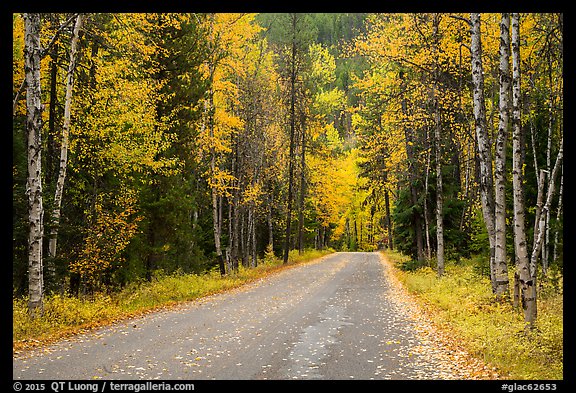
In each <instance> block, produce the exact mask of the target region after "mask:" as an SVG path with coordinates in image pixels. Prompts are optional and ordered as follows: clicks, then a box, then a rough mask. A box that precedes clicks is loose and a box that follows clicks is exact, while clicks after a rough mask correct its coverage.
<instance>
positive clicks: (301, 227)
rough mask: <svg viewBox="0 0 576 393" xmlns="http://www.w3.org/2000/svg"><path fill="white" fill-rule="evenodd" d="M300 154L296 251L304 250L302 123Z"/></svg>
mask: <svg viewBox="0 0 576 393" xmlns="http://www.w3.org/2000/svg"><path fill="white" fill-rule="evenodd" d="M301 132H302V140H301V143H302V147H301V149H302V154H301V156H300V197H299V201H298V209H299V210H298V252H299V253H300V254H302V253H303V252H304V200H305V196H306V127H305V125H304V124H302V127H301Z"/></svg>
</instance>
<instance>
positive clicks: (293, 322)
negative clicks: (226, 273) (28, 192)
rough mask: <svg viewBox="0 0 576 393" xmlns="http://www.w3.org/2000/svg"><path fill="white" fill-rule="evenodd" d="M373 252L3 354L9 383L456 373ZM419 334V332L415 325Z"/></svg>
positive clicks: (334, 257)
mask: <svg viewBox="0 0 576 393" xmlns="http://www.w3.org/2000/svg"><path fill="white" fill-rule="evenodd" d="M386 266H387V265H386V264H385V263H384V262H383V259H382V258H381V256H380V254H379V253H335V254H331V255H329V256H326V257H323V258H320V259H318V260H316V261H313V262H311V263H306V264H303V265H299V266H296V267H293V268H290V269H286V270H284V271H282V272H280V273H278V274H274V275H271V276H269V277H267V278H265V279H261V280H258V281H256V282H253V283H251V284H248V285H245V286H243V287H241V288H239V289H236V290H233V291H230V292H227V293H223V294H218V295H213V296H209V297H207V298H204V299H201V300H199V301H194V302H190V303H186V304H183V305H180V306H178V307H176V308H174V309H171V310H168V311H159V312H155V313H152V314H149V315H147V316H144V317H141V318H137V319H132V320H129V321H124V322H121V323H117V324H114V325H111V326H109V327H105V328H101V329H99V330H96V331H93V332H90V333H86V334H83V335H79V336H76V337H74V338H72V339H69V340H65V341H62V342H59V343H57V344H55V345H52V346H50V347H47V348H44V349H42V350H35V351H31V352H29V353H27V354H25V355H23V356H18V357H14V358H13V378H14V379H44V380H51V379H58V380H68V379H71V380H75V379H79V380H90V379H95V378H102V379H124V380H126V379H144V380H154V379H160V380H174V379H185V380H193V379H204V380H206V379H219V380H220V379H242V380H246V379H276V380H279V379H282V380H285V379H363V380H367V379H459V378H461V376H460V375H457V374H456V373H455V372H454V371H451V370H450V369H449V368H447V367H445V366H446V364H445V356H444V357H443V354H442V349H441V348H438V347H435V346H434V344H433V343H431V342H430V341H427V340H426V339H425V338H424V336H423V335H422V334H421V333H419V329H418V322H417V320H415V319H414V318H412V317H411V315H410V313H409V312H408V311H407V309H406V306H405V304H403V303H402V302H400V301H398V299H397V297H396V296H393V295H394V294H393V292H394V290H395V289H394V286H393V285H392V284H391V283H390V281H389V280H388V278H387V274H386V269H387V267H386ZM420 330H421V329H420Z"/></svg>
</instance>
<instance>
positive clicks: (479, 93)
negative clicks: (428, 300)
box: [470, 13, 495, 289]
mask: <svg viewBox="0 0 576 393" xmlns="http://www.w3.org/2000/svg"><path fill="white" fill-rule="evenodd" d="M470 21H471V24H472V29H471V32H472V34H471V35H472V37H471V44H470V50H471V54H472V83H473V103H474V120H475V128H476V140H477V142H478V153H479V158H480V200H481V202H482V214H483V216H484V222H485V224H486V230H487V232H488V241H489V243H490V278H491V281H492V287H493V289H495V275H494V273H495V269H494V254H495V253H494V195H493V194H494V193H493V191H492V189H493V181H492V154H491V150H490V140H489V137H488V131H487V128H486V107H485V102H484V70H483V66H482V41H481V38H480V14H478V13H471V14H470Z"/></svg>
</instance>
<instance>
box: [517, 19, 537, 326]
mask: <svg viewBox="0 0 576 393" xmlns="http://www.w3.org/2000/svg"><path fill="white" fill-rule="evenodd" d="M511 25H512V188H513V197H514V248H515V251H516V272H517V277H518V281H519V285H520V291H521V300H522V308H523V310H524V321H525V322H526V323H527V324H528V325H529V326H533V324H534V322H535V319H536V285H535V282H534V280H533V272H532V271H531V270H530V261H529V259H528V258H529V257H528V246H527V243H526V226H525V217H524V194H523V190H522V187H523V177H524V176H523V165H524V162H523V159H522V156H523V155H522V150H523V147H522V127H521V126H522V124H521V117H520V100H521V96H520V17H519V15H518V14H517V13H513V14H512V19H511Z"/></svg>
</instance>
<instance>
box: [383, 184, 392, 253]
mask: <svg viewBox="0 0 576 393" xmlns="http://www.w3.org/2000/svg"><path fill="white" fill-rule="evenodd" d="M384 205H385V209H386V228H387V229H388V248H390V249H391V250H393V249H394V240H393V236H392V218H391V217H390V196H389V195H388V189H385V190H384Z"/></svg>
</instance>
